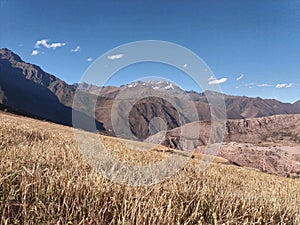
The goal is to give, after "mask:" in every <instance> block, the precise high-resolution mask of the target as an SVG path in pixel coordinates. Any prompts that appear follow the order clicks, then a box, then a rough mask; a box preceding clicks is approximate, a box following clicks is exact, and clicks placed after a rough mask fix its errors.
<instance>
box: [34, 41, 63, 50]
mask: <svg viewBox="0 0 300 225" xmlns="http://www.w3.org/2000/svg"><path fill="white" fill-rule="evenodd" d="M48 41H49V40H47V39H43V40H40V41H37V42H36V43H35V45H34V47H35V48H40V47H41V46H44V47H45V48H52V49H56V48H59V47H62V46H65V45H66V43H62V42H56V43H48Z"/></svg>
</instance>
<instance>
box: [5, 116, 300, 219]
mask: <svg viewBox="0 0 300 225" xmlns="http://www.w3.org/2000/svg"><path fill="white" fill-rule="evenodd" d="M102 138H103V139H104V140H106V143H107V144H108V145H110V148H111V149H112V150H115V151H114V154H119V157H122V155H124V157H123V159H124V160H129V161H130V160H132V161H134V160H137V159H138V160H145V163H147V162H146V161H147V160H149V162H152V161H155V160H157V159H160V158H163V157H166V155H167V154H170V153H168V151H165V152H161V151H153V152H151V154H149V152H143V151H140V152H139V154H146V155H145V157H143V156H136V157H137V158H134V157H131V156H128V154H129V152H128V151H127V150H126V149H123V148H124V147H123V146H122V145H121V144H118V143H119V142H118V140H117V139H114V138H105V137H102ZM0 140H1V141H0V154H1V157H0V221H1V224H254V223H255V224H284V223H285V224H299V223H300V207H299V205H300V191H299V190H300V181H299V180H292V179H288V178H283V177H278V176H274V175H268V174H264V173H261V172H258V171H255V170H250V169H246V168H241V167H235V166H232V165H225V164H220V163H218V164H217V163H212V164H211V165H210V166H209V167H208V168H207V170H205V171H204V172H201V171H200V170H199V161H198V160H199V159H198V158H197V157H195V158H194V159H191V161H190V162H189V163H188V165H187V166H186V167H185V168H183V169H182V170H181V171H179V172H178V173H177V174H176V175H175V176H173V177H172V178H170V179H168V180H166V181H164V182H162V183H159V184H157V185H152V186H149V187H139V188H136V187H129V186H123V185H118V184H114V183H111V182H110V181H109V180H107V179H104V178H102V177H101V176H100V175H98V174H97V173H96V172H95V171H93V169H92V168H91V167H90V166H89V165H88V164H87V163H86V162H85V161H84V159H83V157H82V155H81V154H80V152H79V151H78V149H77V147H76V141H75V138H74V136H73V132H72V129H71V128H68V127H64V126H60V125H55V124H51V123H47V122H41V121H36V120H33V119H28V118H23V117H16V116H12V115H8V114H2V113H1V114H0ZM154 159H155V160H154Z"/></svg>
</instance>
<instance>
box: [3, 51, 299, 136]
mask: <svg viewBox="0 0 300 225" xmlns="http://www.w3.org/2000/svg"><path fill="white" fill-rule="evenodd" d="M76 90H78V92H79V93H80V95H78V98H77V101H76V104H75V106H74V107H75V109H76V110H77V111H76V112H78V113H79V114H80V115H82V116H85V117H86V118H90V117H95V118H96V120H97V121H98V122H97V127H98V129H100V130H102V129H106V130H107V131H109V132H111V134H112V135H113V134H114V133H113V130H114V129H113V124H112V122H111V115H112V113H111V111H112V107H113V105H114V104H115V103H116V99H117V101H119V100H120V99H118V98H120V96H122V95H123V92H126V91H129V90H131V91H132V92H133V93H134V95H135V96H136V97H138V96H147V94H149V93H164V94H166V95H169V96H172V97H173V99H174V103H176V104H177V105H178V106H179V107H181V109H182V113H183V114H184V115H188V116H187V117H185V118H184V122H182V121H180V120H179V117H180V113H179V112H177V110H176V109H175V108H174V105H173V103H172V102H168V101H165V100H164V99H163V98H159V97H156V98H153V97H146V98H143V97H141V99H138V101H136V102H132V101H130V100H129V102H130V104H132V106H131V107H132V109H131V110H130V113H129V116H128V118H125V115H124V114H122V113H120V115H119V116H120V117H124V118H123V119H124V120H126V121H127V120H128V121H129V127H130V129H131V131H132V133H133V134H135V135H136V136H137V138H138V139H145V138H147V137H148V136H149V135H150V134H151V132H150V129H149V123H150V122H151V120H152V119H153V118H155V117H160V118H162V119H164V120H165V122H166V124H167V128H168V129H173V128H176V127H178V126H181V125H184V124H185V123H189V122H193V121H195V120H196V117H195V115H194V111H193V110H192V109H191V107H185V102H184V99H185V98H186V96H188V97H189V98H190V99H191V100H192V101H193V104H194V106H195V108H196V111H197V112H198V118H199V120H209V119H210V115H211V114H210V107H209V103H208V101H207V98H206V95H207V94H208V92H207V91H206V92H204V93H197V92H194V91H189V92H186V91H183V90H182V89H180V88H179V87H177V86H176V85H174V84H172V83H170V82H169V81H145V82H144V81H137V82H133V83H131V84H128V85H123V86H121V87H112V86H107V87H98V86H95V85H90V84H86V83H80V84H73V85H69V84H67V83H66V82H64V81H62V80H60V79H59V78H57V77H55V76H53V75H51V74H49V73H46V72H44V71H43V70H42V69H41V68H40V67H39V66H36V65H32V64H30V63H26V62H24V61H22V59H21V58H20V57H19V56H18V55H16V54H14V53H13V52H12V51H10V50H8V49H5V48H3V49H1V50H0V104H1V105H2V107H1V108H7V109H8V108H9V111H15V112H18V113H22V114H24V115H25V114H27V115H30V116H33V117H37V118H42V119H46V120H50V121H53V122H56V123H61V124H65V125H71V124H72V106H73V99H74V96H75V92H76ZM209 94H210V96H213V95H215V96H218V95H222V96H223V97H224V100H225V103H226V107H227V118H228V119H243V118H251V117H263V116H270V115H276V114H296V113H300V101H298V102H296V103H295V104H290V103H282V102H279V101H277V100H274V99H261V98H248V97H240V96H230V95H223V94H220V93H211V92H210V93H209ZM126 101H128V99H127V100H126ZM94 106H95V112H93V111H94ZM191 118H192V119H191ZM82 121H84V119H82ZM102 124H103V126H102ZM125 137H126V135H125Z"/></svg>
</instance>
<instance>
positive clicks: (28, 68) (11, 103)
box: [0, 49, 104, 130]
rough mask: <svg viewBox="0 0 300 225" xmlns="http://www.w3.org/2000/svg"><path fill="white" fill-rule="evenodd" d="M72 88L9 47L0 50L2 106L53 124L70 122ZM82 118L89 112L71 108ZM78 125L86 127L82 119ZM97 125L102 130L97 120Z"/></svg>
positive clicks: (86, 116)
mask: <svg viewBox="0 0 300 225" xmlns="http://www.w3.org/2000/svg"><path fill="white" fill-rule="evenodd" d="M74 90H75V89H74V88H73V87H72V86H70V85H68V84H66V83H65V82H63V81H61V80H60V79H58V78H56V77H55V76H53V75H51V74H48V73H46V72H44V71H43V70H42V69H41V68H40V67H38V66H35V65H32V64H29V63H25V62H24V61H22V60H21V58H20V57H19V56H18V55H16V54H14V53H13V52H11V51H10V50H8V49H1V50H0V103H1V105H2V108H3V109H7V110H8V111H14V112H17V113H20V114H23V115H29V116H31V117H36V118H40V119H45V120H49V121H52V122H55V123H59V124H64V125H68V126H71V125H72V108H70V107H68V106H67V103H69V102H70V101H71V97H70V96H71V95H72V94H73V92H74ZM74 112H75V113H76V115H78V116H79V117H80V118H81V119H82V121H85V120H87V119H88V118H89V116H88V115H86V114H84V113H82V112H79V111H74ZM81 125H82V126H80V128H83V129H89V128H88V127H87V126H86V125H85V124H84V122H82V124H81ZM96 127H97V129H99V130H104V128H103V124H102V123H100V122H99V121H96Z"/></svg>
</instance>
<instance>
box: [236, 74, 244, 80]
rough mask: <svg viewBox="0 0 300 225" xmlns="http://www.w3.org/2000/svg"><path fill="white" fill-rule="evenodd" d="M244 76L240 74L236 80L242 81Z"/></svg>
mask: <svg viewBox="0 0 300 225" xmlns="http://www.w3.org/2000/svg"><path fill="white" fill-rule="evenodd" d="M244 76H245V75H244V74H241V75H240V76H239V77H237V78H236V80H241V79H243V77H244Z"/></svg>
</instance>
